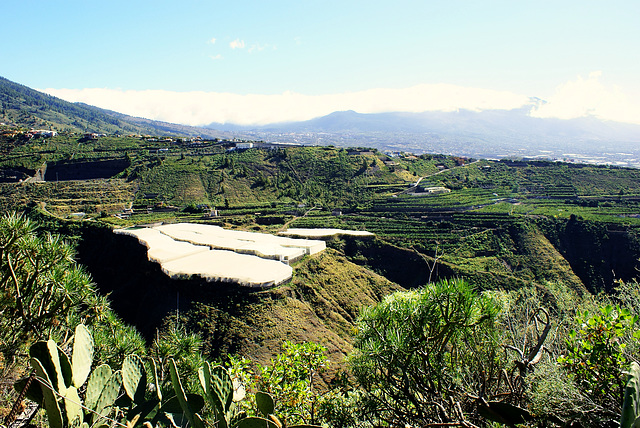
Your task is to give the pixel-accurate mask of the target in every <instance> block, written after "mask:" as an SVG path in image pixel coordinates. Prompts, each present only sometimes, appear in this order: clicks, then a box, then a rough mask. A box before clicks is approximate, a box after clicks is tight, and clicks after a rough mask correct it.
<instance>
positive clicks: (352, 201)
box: [0, 133, 640, 361]
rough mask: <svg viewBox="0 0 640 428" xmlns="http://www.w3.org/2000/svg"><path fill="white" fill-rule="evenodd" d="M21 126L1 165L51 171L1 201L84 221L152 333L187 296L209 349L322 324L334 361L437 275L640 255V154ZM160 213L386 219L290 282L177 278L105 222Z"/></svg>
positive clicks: (326, 222)
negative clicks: (513, 156) (490, 153)
mask: <svg viewBox="0 0 640 428" xmlns="http://www.w3.org/2000/svg"><path fill="white" fill-rule="evenodd" d="M11 138H14V139H13V140H11ZM11 138H9V139H8V140H6V143H7V144H6V145H4V146H3V150H4V153H5V156H4V157H3V160H2V161H0V172H7V171H14V172H15V171H17V170H19V169H20V168H22V170H23V171H27V172H29V171H30V173H29V174H34V173H35V170H36V169H38V170H39V171H41V172H42V171H44V173H42V174H41V175H42V176H43V177H44V180H45V181H40V182H13V183H2V184H0V207H1V208H2V210H3V211H7V210H13V209H26V210H27V211H29V212H30V213H31V214H30V215H32V216H35V217H36V218H37V219H38V220H39V221H41V222H43V223H44V225H45V227H46V228H47V229H48V230H52V231H57V232H62V233H63V234H65V235H66V236H69V237H72V239H74V241H75V242H77V243H78V257H79V260H80V262H81V263H82V264H84V265H86V266H87V269H88V270H89V272H91V274H92V276H93V278H94V280H95V282H96V283H97V284H98V286H99V288H100V290H101V291H102V292H103V293H110V294H109V296H110V299H111V300H112V302H113V307H114V308H115V309H116V310H117V311H118V313H119V314H120V315H121V316H122V317H123V318H124V319H125V320H126V321H128V322H130V323H132V324H134V325H135V326H136V327H137V328H138V329H139V330H140V331H141V332H143V333H144V334H145V335H146V336H147V337H150V335H152V334H153V332H154V331H155V329H156V328H157V327H159V326H161V325H163V323H164V322H165V321H166V317H168V316H174V315H175V310H176V309H179V315H180V317H181V319H182V320H183V322H184V323H186V324H188V325H190V326H191V327H193V328H194V329H195V330H196V331H199V332H201V333H203V334H204V335H205V337H207V338H208V339H207V352H208V353H209V354H210V355H212V356H220V355H223V354H226V353H240V354H242V355H247V356H251V358H252V359H255V360H256V361H266V360H267V359H268V358H270V356H271V355H273V353H275V352H277V351H278V346H279V344H280V343H281V342H282V341H283V340H286V339H291V340H296V341H297V340H307V339H312V338H313V339H314V340H316V341H320V342H322V343H324V344H326V346H327V347H328V348H329V349H330V352H331V355H332V358H335V359H336V360H340V358H341V356H343V355H344V353H345V352H346V351H347V350H348V349H350V346H351V345H350V340H351V339H350V337H351V329H352V328H353V326H354V324H353V323H354V319H355V316H356V314H357V313H358V311H359V308H360V307H362V306H365V305H370V304H371V303H373V302H376V301H378V300H379V299H380V298H381V297H382V296H383V295H385V294H386V293H388V292H390V291H391V290H395V289H401V288H402V289H409V288H415V287H419V286H421V285H424V284H426V283H427V282H428V281H429V280H432V281H434V280H438V279H445V278H459V277H464V278H467V279H468V280H469V281H471V282H472V283H473V284H474V285H475V286H476V287H477V288H478V289H500V290H519V289H521V288H523V287H535V288H537V289H539V290H543V291H544V290H547V289H549V288H550V287H551V288H553V287H558V286H561V287H566V288H568V289H571V290H572V292H573V293H575V294H576V295H586V294H587V293H588V292H591V293H598V292H601V291H611V290H612V288H613V287H614V285H615V281H617V280H624V281H629V280H632V279H633V278H635V277H636V276H637V269H638V268H640V264H639V262H638V259H639V258H640V238H639V236H640V234H639V232H640V170H638V169H629V168H614V167H604V166H590V165H576V164H565V163H555V162H540V161H526V162H525V161H519V162H514V161H487V160H481V161H475V160H472V159H466V158H459V157H450V156H443V155H421V156H414V155H409V154H405V155H402V156H395V157H390V156H388V155H385V154H383V153H381V152H378V151H376V150H370V149H364V148H360V149H355V148H354V149H348V150H346V149H342V148H336V147H301V146H300V147H299V146H287V145H269V144H260V143H257V142H254V147H253V148H249V149H247V150H238V149H237V147H235V145H236V143H234V142H228V141H199V142H196V143H194V142H189V141H178V140H164V139H160V140H158V139H156V138H151V139H149V138H142V139H141V138H133V137H113V136H111V137H101V138H98V139H96V140H85V139H83V138H82V137H79V136H77V135H73V134H67V133H61V134H60V135H58V136H55V137H51V138H47V141H46V142H44V141H42V139H32V140H29V141H20V140H15V139H16V138H19V137H18V136H15V137H11ZM25 174H26V175H29V174H27V173H25ZM418 182H419V184H418V185H416V183H418ZM130 208H131V209H132V211H131V210H129V209H130ZM80 219H82V220H80ZM158 222H167V223H172V222H198V223H204V224H213V225H218V226H222V227H224V228H228V229H237V230H248V231H255V232H263V233H277V232H278V231H281V230H284V229H286V228H289V227H291V228H297V227H302V228H304V227H332V228H341V229H350V230H368V231H370V232H372V233H374V234H375V235H376V236H375V238H373V239H355V238H346V237H342V238H335V239H331V240H329V241H328V242H327V245H328V246H329V247H330V250H329V251H327V252H326V253H324V254H322V255H318V256H314V257H309V258H305V259H302V261H300V262H298V264H297V265H296V266H295V267H294V279H293V280H292V281H291V282H289V283H288V284H285V285H283V286H280V287H276V288H274V289H271V290H266V291H263V292H259V293H253V292H246V291H243V290H241V289H239V288H238V287H236V286H233V285H229V284H218V283H211V284H207V283H203V282H202V281H201V280H198V279H197V278H194V279H191V280H188V281H180V280H171V279H169V277H167V276H166V275H164V274H163V273H162V272H161V271H160V268H159V266H157V265H155V264H153V263H149V262H148V260H147V257H146V252H145V249H144V247H142V246H141V245H139V244H138V243H137V241H136V240H135V239H132V238H126V237H117V236H116V235H115V234H113V233H112V232H111V228H112V227H121V226H127V225H134V224H149V223H158Z"/></svg>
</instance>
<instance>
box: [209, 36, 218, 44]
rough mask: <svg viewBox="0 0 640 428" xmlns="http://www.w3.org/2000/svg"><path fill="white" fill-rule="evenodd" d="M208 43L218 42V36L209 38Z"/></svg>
mask: <svg viewBox="0 0 640 428" xmlns="http://www.w3.org/2000/svg"><path fill="white" fill-rule="evenodd" d="M207 43H209V44H210V45H215V44H216V38H215V37H212V38H211V39H209V40H208V41H207Z"/></svg>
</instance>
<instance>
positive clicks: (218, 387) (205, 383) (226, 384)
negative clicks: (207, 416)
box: [198, 362, 233, 428]
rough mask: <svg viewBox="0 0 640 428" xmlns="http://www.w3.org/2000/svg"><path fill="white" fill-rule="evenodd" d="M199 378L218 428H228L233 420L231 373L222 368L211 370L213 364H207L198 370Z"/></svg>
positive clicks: (217, 367)
mask: <svg viewBox="0 0 640 428" xmlns="http://www.w3.org/2000/svg"><path fill="white" fill-rule="evenodd" d="M198 378H199V379H200V385H201V386H202V389H203V390H204V394H205V397H206V399H207V400H208V401H209V403H210V404H211V407H212V408H213V411H214V417H215V418H216V420H217V421H218V426H219V427H220V428H227V427H228V426H229V423H230V420H231V414H232V410H231V403H232V402H233V381H232V380H231V376H230V375H229V372H228V371H227V369H225V368H224V367H221V366H216V367H213V368H211V364H209V362H205V363H204V364H203V365H202V367H200V369H199V370H198Z"/></svg>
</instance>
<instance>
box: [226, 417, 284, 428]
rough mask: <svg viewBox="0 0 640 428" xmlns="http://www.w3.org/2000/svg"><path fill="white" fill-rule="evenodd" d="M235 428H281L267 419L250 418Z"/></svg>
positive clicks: (243, 420)
mask: <svg viewBox="0 0 640 428" xmlns="http://www.w3.org/2000/svg"><path fill="white" fill-rule="evenodd" d="M234 428H280V427H279V426H278V425H276V424H275V422H273V421H271V420H269V419H265V418H257V417H250V418H244V419H242V420H241V421H240V422H238V424H237V425H236V426H235V427H234Z"/></svg>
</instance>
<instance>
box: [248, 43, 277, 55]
mask: <svg viewBox="0 0 640 428" xmlns="http://www.w3.org/2000/svg"><path fill="white" fill-rule="evenodd" d="M265 49H272V50H276V46H275V45H270V44H264V45H260V44H255V45H251V46H249V49H248V51H249V53H254V52H262V51H263V50H265Z"/></svg>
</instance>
